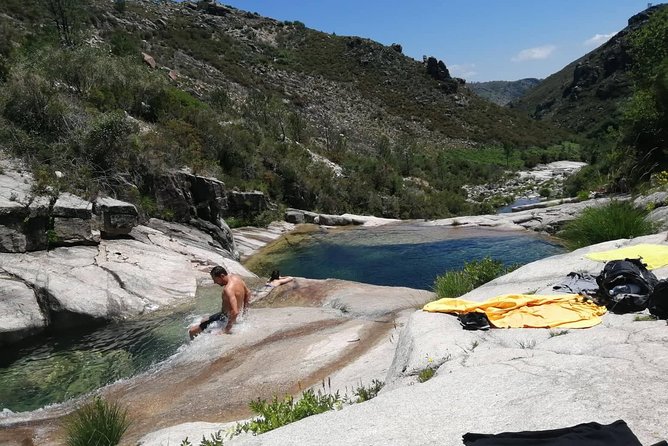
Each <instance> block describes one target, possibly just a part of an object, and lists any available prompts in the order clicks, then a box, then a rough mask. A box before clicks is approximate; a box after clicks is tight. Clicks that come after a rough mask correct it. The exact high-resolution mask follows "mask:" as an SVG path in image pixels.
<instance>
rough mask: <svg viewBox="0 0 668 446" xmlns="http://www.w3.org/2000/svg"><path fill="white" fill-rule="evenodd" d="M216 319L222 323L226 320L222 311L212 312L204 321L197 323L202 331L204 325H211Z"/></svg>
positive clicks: (204, 327)
mask: <svg viewBox="0 0 668 446" xmlns="http://www.w3.org/2000/svg"><path fill="white" fill-rule="evenodd" d="M216 321H221V322H223V323H225V322H227V315H225V314H223V313H222V312H220V313H216V314H212V315H211V316H209V318H208V319H207V320H205V321H204V322H202V323H201V324H199V328H200V329H201V330H202V331H204V330H206V327H208V326H209V325H211V324H212V323H213V322H216Z"/></svg>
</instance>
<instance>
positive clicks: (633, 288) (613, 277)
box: [596, 259, 659, 313]
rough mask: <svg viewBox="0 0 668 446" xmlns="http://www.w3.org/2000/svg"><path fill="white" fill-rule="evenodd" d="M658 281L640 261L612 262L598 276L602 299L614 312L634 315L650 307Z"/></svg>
mask: <svg viewBox="0 0 668 446" xmlns="http://www.w3.org/2000/svg"><path fill="white" fill-rule="evenodd" d="M658 281H659V280H658V279H657V278H656V276H655V275H654V274H653V273H652V272H650V271H648V270H647V268H646V267H645V264H644V263H643V262H642V261H641V260H639V259H624V260H612V261H610V262H608V263H606V264H605V267H603V271H602V272H601V274H599V275H598V276H597V277H596V283H597V284H598V297H599V298H600V300H601V301H602V303H603V304H605V306H606V307H608V310H610V311H612V312H613V313H632V312H634V311H642V310H644V309H645V308H647V307H648V304H649V297H650V295H651V294H652V291H654V287H655V286H656V284H657V283H658Z"/></svg>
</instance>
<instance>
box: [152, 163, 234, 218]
mask: <svg viewBox="0 0 668 446" xmlns="http://www.w3.org/2000/svg"><path fill="white" fill-rule="evenodd" d="M152 189H153V191H154V194H155V198H156V203H157V205H158V209H159V210H161V211H169V212H170V213H171V214H172V219H173V220H174V221H176V222H180V223H188V222H190V221H191V220H192V219H202V220H205V221H208V222H209V223H213V224H218V220H219V219H221V218H222V217H223V213H224V212H225V210H226V209H227V207H228V206H227V197H226V194H225V184H223V182H222V181H218V180H216V179H215V178H205V177H199V176H196V175H193V174H190V173H188V172H182V171H181V172H174V173H171V174H168V175H163V176H161V177H158V178H154V179H153V185H152Z"/></svg>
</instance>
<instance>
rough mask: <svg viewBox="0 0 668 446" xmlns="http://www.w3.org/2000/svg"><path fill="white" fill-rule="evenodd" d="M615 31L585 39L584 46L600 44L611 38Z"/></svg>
mask: <svg viewBox="0 0 668 446" xmlns="http://www.w3.org/2000/svg"><path fill="white" fill-rule="evenodd" d="M614 35H615V33H610V34H596V35H594V37H592V38H591V39H587V40H585V41H584V42H583V43H582V44H583V45H584V46H599V45H601V44H603V43H605V42H607V41H608V40H610V37H612V36H614Z"/></svg>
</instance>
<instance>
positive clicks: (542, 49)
mask: <svg viewBox="0 0 668 446" xmlns="http://www.w3.org/2000/svg"><path fill="white" fill-rule="evenodd" d="M555 49H557V47H556V46H554V45H543V46H537V47H535V48H527V49H525V50H522V51H520V52H519V53H517V55H516V56H515V57H513V58H512V59H511V60H512V61H513V62H524V61H525V60H536V59H547V58H548V57H550V54H552V52H553V51H554V50H555Z"/></svg>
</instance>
